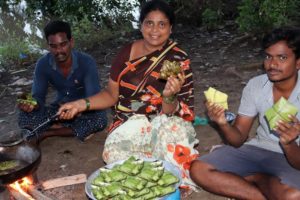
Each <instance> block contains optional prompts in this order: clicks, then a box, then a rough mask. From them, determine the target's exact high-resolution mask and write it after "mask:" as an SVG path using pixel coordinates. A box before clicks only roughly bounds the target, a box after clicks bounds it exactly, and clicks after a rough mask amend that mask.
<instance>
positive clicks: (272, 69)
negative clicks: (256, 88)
mask: <svg viewBox="0 0 300 200" xmlns="http://www.w3.org/2000/svg"><path fill="white" fill-rule="evenodd" d="M267 72H282V71H281V70H279V69H275V68H270V69H268V70H267Z"/></svg>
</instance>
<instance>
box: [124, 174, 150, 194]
mask: <svg viewBox="0 0 300 200" xmlns="http://www.w3.org/2000/svg"><path fill="white" fill-rule="evenodd" d="M146 184H147V181H146V180H143V179H141V178H139V177H133V176H128V177H127V178H126V180H124V182H123V183H122V185H123V186H124V187H127V188H129V189H132V190H138V191H140V190H142V189H143V188H144V187H145V186H146Z"/></svg>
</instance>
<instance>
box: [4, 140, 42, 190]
mask: <svg viewBox="0 0 300 200" xmlns="http://www.w3.org/2000/svg"><path fill="white" fill-rule="evenodd" d="M5 161H15V162H16V163H17V165H16V166H15V167H13V168H11V169H6V170H0V185H6V184H9V183H12V182H14V181H16V180H18V179H20V178H22V177H25V176H27V175H29V174H31V173H32V172H34V171H35V170H36V169H37V167H38V165H39V164H40V162H41V151H40V149H39V148H38V147H35V146H31V145H28V144H20V145H16V146H12V147H0V165H1V163H2V162H5Z"/></svg>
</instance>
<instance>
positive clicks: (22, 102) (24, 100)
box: [17, 93, 38, 112]
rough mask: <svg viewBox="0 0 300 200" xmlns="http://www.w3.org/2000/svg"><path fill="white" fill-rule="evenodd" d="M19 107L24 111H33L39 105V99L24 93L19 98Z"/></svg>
mask: <svg viewBox="0 0 300 200" xmlns="http://www.w3.org/2000/svg"><path fill="white" fill-rule="evenodd" d="M17 105H18V108H19V109H20V110H22V111H24V112H32V111H33V110H34V109H36V108H37V107H38V103H37V101H36V100H35V99H34V98H32V96H31V94H30V93H28V94H26V93H23V94H22V95H20V96H19V97H18V98H17Z"/></svg>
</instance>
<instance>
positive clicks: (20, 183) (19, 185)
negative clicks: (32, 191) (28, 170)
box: [9, 177, 35, 200]
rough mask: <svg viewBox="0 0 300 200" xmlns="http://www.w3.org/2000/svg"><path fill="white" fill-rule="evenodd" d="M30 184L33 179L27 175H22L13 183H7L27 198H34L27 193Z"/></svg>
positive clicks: (31, 199) (32, 199)
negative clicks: (22, 176)
mask: <svg viewBox="0 0 300 200" xmlns="http://www.w3.org/2000/svg"><path fill="white" fill-rule="evenodd" d="M30 185H33V181H32V180H31V179H30V178H28V177H24V178H22V179H21V180H17V181H15V182H14V183H12V184H9V187H10V188H12V189H14V190H16V191H18V192H19V193H21V194H22V195H23V196H24V197H26V198H27V199H28V200H35V199H34V198H33V197H32V196H31V195H29V194H28V193H27V190H28V188H29V186H30Z"/></svg>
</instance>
